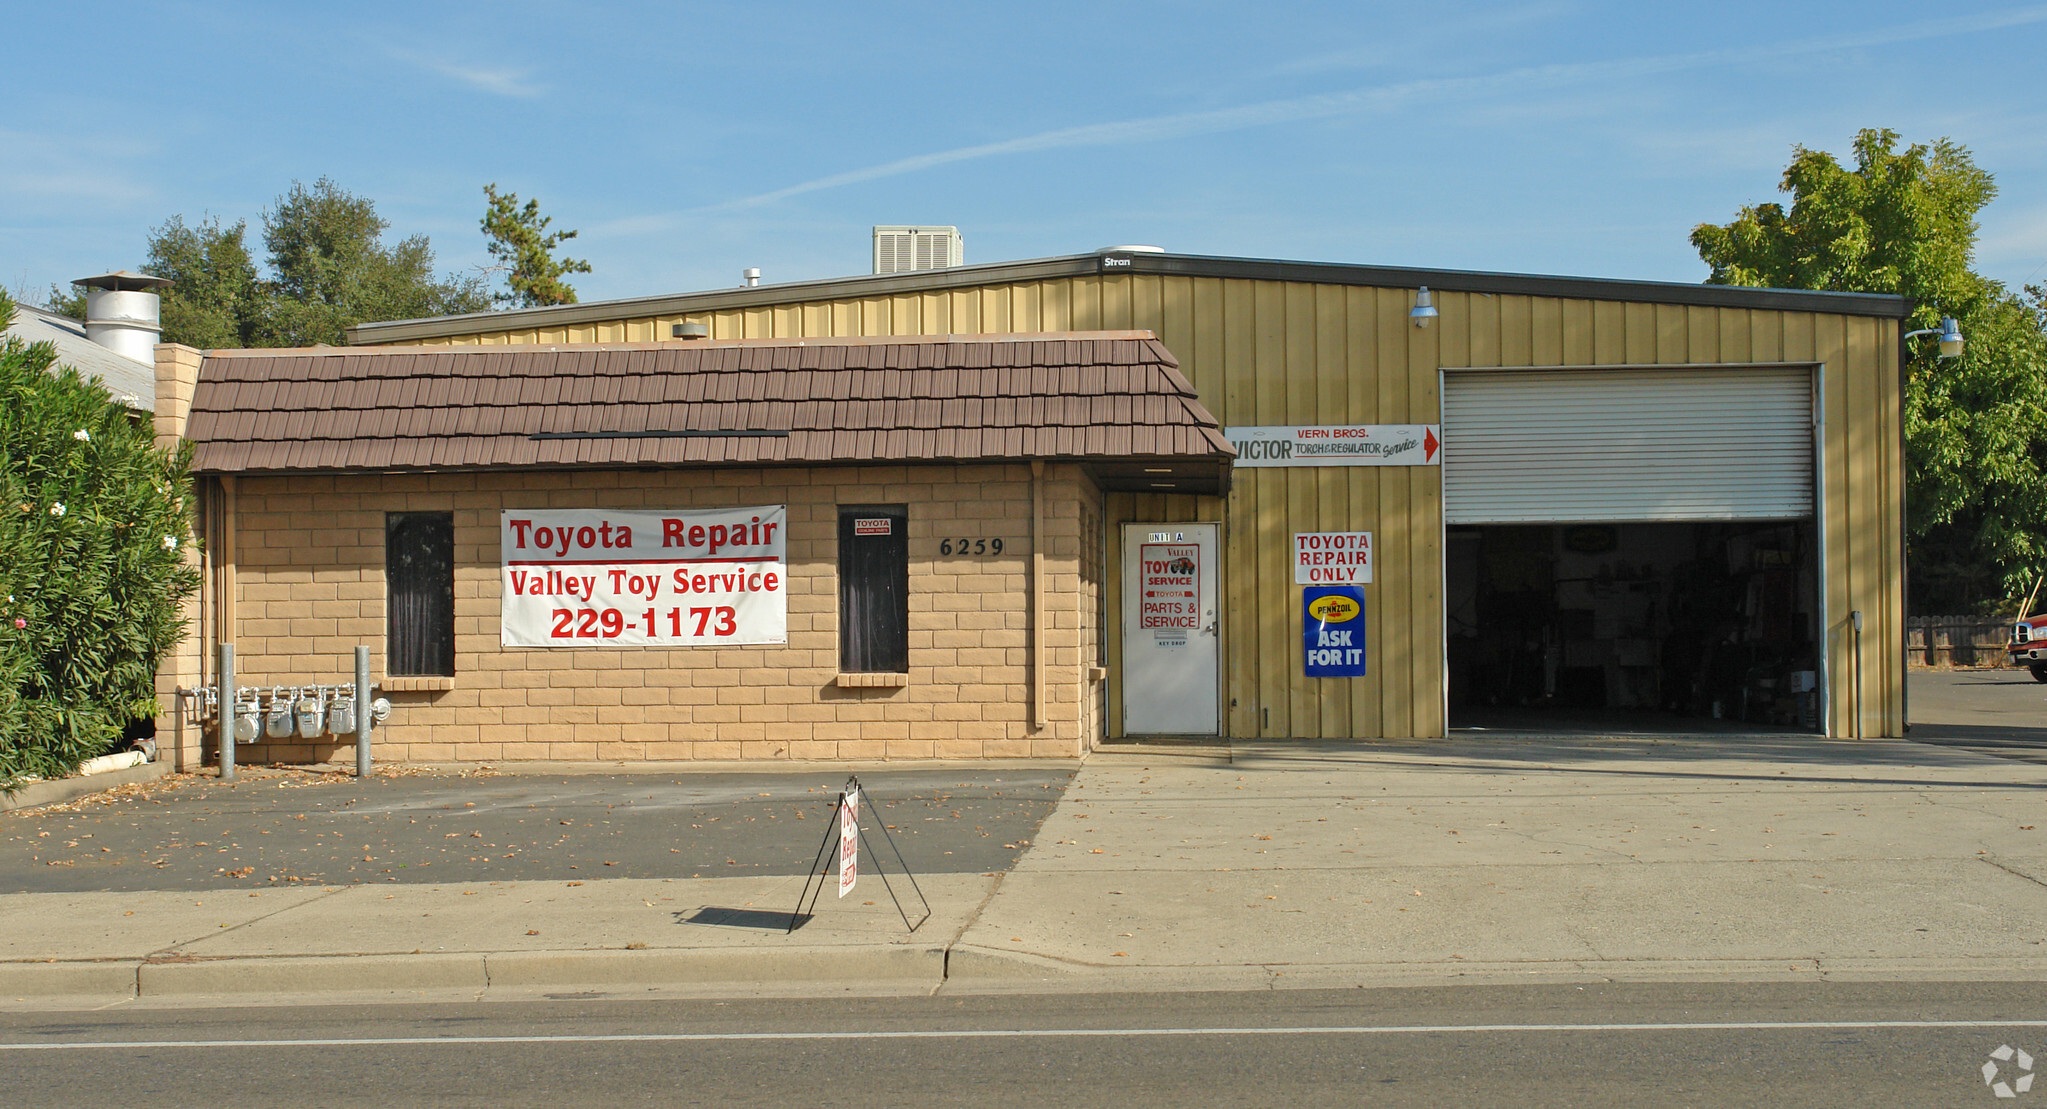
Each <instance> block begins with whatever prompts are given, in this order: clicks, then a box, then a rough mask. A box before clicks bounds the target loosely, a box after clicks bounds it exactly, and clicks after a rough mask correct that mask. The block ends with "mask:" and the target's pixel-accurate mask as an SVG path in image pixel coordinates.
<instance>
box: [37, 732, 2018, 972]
mask: <svg viewBox="0 0 2047 1109" xmlns="http://www.w3.org/2000/svg"><path fill="white" fill-rule="evenodd" d="M2043 809H2047V766H2041V765H2038V764H2034V763H2028V762H2020V761H2013V760H2007V759H2001V758H1996V757H1992V756H1988V755H1984V754H1981V753H1977V752H1973V751H1967V750H1961V749H1954V748H1942V747H1933V746H1926V745H1921V744H1914V743H1899V742H1884V741H1865V742H1860V743H1856V742H1848V741H1828V740H1821V739H1815V738H1812V737H1807V736H1729V735H1716V736H1712V737H1701V738H1679V737H1665V738H1653V739H1652V738H1625V739H1606V740H1602V739H1588V738H1576V737H1573V738H1554V739H1545V738H1540V737H1526V736H1523V737H1513V736H1495V735H1485V736H1466V737H1463V738H1458V739H1453V740H1449V741H1436V742H1426V743H1407V744H1364V743H1352V744H1282V743H1264V744H1242V743H1240V744H1238V745H1236V746H1235V747H1234V748H1233V749H1225V748H1145V749H1116V750H1112V751H1109V752H1104V753H1101V754H1097V755H1095V756H1094V757H1092V758H1090V759H1089V760H1088V761H1087V762H1086V763H1085V764H1084V765H1083V767H1082V768H1081V770H1080V773H1079V775H1078V777H1077V778H1076V779H1075V781H1074V783H1073V784H1072V785H1071V786H1070V787H1069V788H1068V790H1067V791H1066V793H1065V795H1064V797H1063V798H1062V799H1061V800H1060V801H1059V803H1058V804H1057V805H1056V806H1055V807H1054V808H1053V809H1052V811H1051V813H1050V815H1049V816H1048V817H1046V819H1045V822H1044V824H1043V826H1042V827H1041V828H1040V829H1039V832H1038V834H1037V835H1036V837H1035V839H1034V840H1033V841H1032V842H1031V844H1030V846H1029V847H1028V848H1027V849H1026V850H1024V851H1023V852H1022V854H1021V857H1020V858H1019V859H1018V860H1017V861H1016V863H1015V865H1014V866H1013V868H1011V869H1010V870H1009V871H1008V872H1006V873H1003V872H1000V871H994V872H989V873H984V874H973V873H953V874H936V875H928V876H919V879H918V881H919V884H920V886H921V888H922V890H923V893H924V895H925V896H926V897H928V898H929V900H930V904H931V907H932V910H933V915H932V918H931V919H930V921H929V922H927V923H925V924H924V925H923V926H922V927H921V928H919V929H917V931H915V932H914V933H912V932H909V931H908V930H907V929H906V928H905V927H904V924H903V920H902V918H901V917H900V916H898V915H897V911H896V909H895V906H894V904H893V903H892V902H891V900H890V898H889V897H888V895H887V893H886V891H885V890H884V889H883V887H882V884H881V883H880V882H879V881H877V880H876V877H875V875H873V874H871V873H870V874H866V875H864V876H863V877H862V878H861V881H860V885H859V887H858V889H857V890H856V891H855V896H852V897H848V898H846V899H844V900H843V901H841V900H837V899H835V898H834V897H833V896H832V892H831V891H829V890H828V891H826V893H825V895H824V897H823V898H822V899H821V900H820V901H819V902H818V911H817V913H816V915H815V917H814V918H812V919H810V920H808V921H807V922H806V923H804V925H803V926H802V927H801V928H799V929H797V930H796V931H795V932H794V933H788V934H785V933H784V931H783V929H782V926H781V923H780V919H781V918H780V916H779V914H784V913H786V912H787V911H788V910H789V908H790V907H792V906H793V904H794V903H795V901H796V898H797V894H798V891H799V888H800V886H801V884H802V879H801V878H800V877H793V876H756V877H733V878H703V879H648V878H636V879H596V878H588V879H582V880H570V881H555V880H520V881H500V882H449V883H445V884H424V883H414V884H407V885H353V886H299V887H285V888H279V887H269V888H265V889H260V890H249V891H244V890H208V891H199V892H162V891H151V892H143V893H33V894H14V895H9V896H7V897H5V898H0V1004H25V1005H65V1006H69V1005H78V1004H103V1003H107V1002H110V1001H121V1000H125V999H133V998H141V999H144V1000H154V999H165V1000H182V999H195V1000H196V999H199V998H204V997H215V996H235V997H242V998H255V997H258V996H265V997H274V996H280V995H281V996H291V997H294V998H299V999H303V998H304V997H306V996H308V995H328V994H332V995H335V996H340V995H342V994H344V993H345V994H348V995H350V996H351V997H352V998H353V999H357V1000H360V999H362V998H363V997H365V996H371V995H375V996H384V997H390V998H400V999H414V998H425V997H447V996H517V995H532V994H576V995H578V996H599V995H602V996H648V995H650V993H658V994H693V995H718V994H733V993H760V992H777V993H800V994H823V993H836V992H841V991H845V990H859V991H864V992H888V991H902V992H930V991H933V990H945V991H997V990H1046V989H1053V990H1061V989H1076V990H1078V989H1087V990H1093V989H1177V988H1225V989H1226V988H1275V987H1287V986H1300V987H1307V986H1338V985H1344V986H1348V985H1376V984H1391V983H1415V982H1427V981H1433V982H1442V981H1445V980H1451V979H1457V980H1469V981H1503V980H1507V981H1529V980H1571V979H1579V980H1599V979H1613V978H1636V979H1683V978H1689V977H1696V976H1712V977H1720V978H1745V979H1757V978H1785V977H1789V978H1816V977H1859V978H1882V979H1899V978H1904V979H1948V980H1953V979H1971V978H1985V977H1996V978H2005V979H2020V980H2042V979H2047V819H2042V817H2043V816H2047V812H2043ZM897 881H898V883H899V884H898V886H897V889H898V891H899V892H901V893H903V894H904V895H905V897H906V899H908V900H910V902H911V905H910V908H911V912H912V918H913V919H914V918H915V915H916V913H917V908H918V907H917V905H916V904H915V900H914V898H913V897H910V895H909V891H908V890H907V889H905V888H904V886H903V885H901V884H900V882H901V880H900V879H899V878H898V879H897ZM763 914H768V915H763Z"/></svg>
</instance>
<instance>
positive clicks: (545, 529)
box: [499, 504, 789, 647]
mask: <svg viewBox="0 0 2047 1109" xmlns="http://www.w3.org/2000/svg"><path fill="white" fill-rule="evenodd" d="M788 515H789V513H788V508H787V506H785V505H779V504H778V505H764V506H761V507H757V508H719V509H686V510H678V511H674V512H659V511H654V512H646V511H624V510H612V509H601V508H575V509H513V510H510V511H507V512H505V513H504V514H503V515H502V516H501V517H500V518H499V532H500V535H499V541H500V545H501V546H500V549H501V550H502V551H503V559H504V579H503V583H502V584H503V601H502V603H501V605H500V622H499V626H500V629H501V631H500V638H501V640H502V641H503V643H504V645H505V646H507V647H701V646H722V645H726V644H732V643H787V642H789V592H788V580H789V566H788V558H787V555H786V551H787V550H788V543H787V538H786V535H785V534H784V533H785V532H786V531H787V522H788Z"/></svg>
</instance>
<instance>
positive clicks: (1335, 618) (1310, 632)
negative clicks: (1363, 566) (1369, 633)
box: [1301, 585, 1365, 678]
mask: <svg viewBox="0 0 2047 1109" xmlns="http://www.w3.org/2000/svg"><path fill="white" fill-rule="evenodd" d="M1301 651H1302V657H1303V661H1304V662H1305V664H1306V666H1307V675H1308V677H1311V678H1362V677H1364V676H1365V591H1364V590H1362V589H1359V588H1358V587H1356V586H1354V585H1311V586H1309V587H1308V588H1307V589H1305V590H1303V591H1302V596H1301Z"/></svg>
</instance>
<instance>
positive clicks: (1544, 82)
mask: <svg viewBox="0 0 2047 1109" xmlns="http://www.w3.org/2000/svg"><path fill="white" fill-rule="evenodd" d="M2040 23H2047V6H2033V7H2026V8H2016V9H2011V10H2008V11H2003V12H1993V13H1986V14H1983V15H1978V16H1974V17H1965V18H1942V19H1939V20H1927V21H1923V22H1917V23H1909V24H1904V25H1901V26H1897V27H1890V28H1877V29H1873V30H1869V31H1862V32H1855V33H1850V34H1841V35H1827V36H1821V37H1815V38H1808V39H1801V40H1795V41H1791V42H1782V43H1775V44H1771V45H1766V46H1755V47H1742V48H1738V49H1728V50H1703V51H1696V52H1692V53H1685V54H1664V55H1651V56H1647V57H1640V58H1621V59H1615V60H1611V61H1602V62H1581V63H1574V64H1560V65H1543V66H1527V67H1522V68H1518V69H1511V70H1505V71H1503V72H1500V73H1493V74H1482V75H1477V76H1470V77H1445V78H1432V79H1426V80H1418V81H1407V82H1400V83H1395V84H1387V85H1380V86H1374V87H1367V88H1360V89H1352V90H1348V91H1345V92H1336V93H1324V94H1319V95H1314V96H1302V97H1293V98H1289V99H1283V100H1267V101H1262V102H1260V103H1255V104H1245V105H1240V106H1237V107H1233V108H1219V109H1214V110H1209V111H1200V112H1182V113H1176V114H1173V115H1163V116H1151V117H1148V118H1143V119H1132V120H1120V121H1116V122H1111V123H1094V124H1086V125H1083V126H1078V127H1062V128H1058V129H1056V130H1051V131H1041V132H1038V133H1037V134H1034V135H1024V136H1021V137H1018V138H1013V139H1003V140H1001V141H998V142H990V143H979V144H975V145H972V146H962V147H956V148H954V149H951V150H940V151H935V152H933V153H929V154H918V155H915V156H912V157H908V158H900V159H897V160H895V161H892V162H883V163H880V164H878V165H872V166H865V167H862V168H860V169H853V170H847V171H845V172H842V173H835V174H831V175H829V176H825V177H818V178H813V179H812V180H809V181H802V182H798V183H797V184H794V185H788V186H784V187H783V188H779V189H774V190H772V191H769V192H764V193H757V194H754V195H752V196H746V197H740V198H737V199H734V200H729V201H725V202H723V203H719V204H714V205H709V206H706V207H702V208H697V209H693V210H691V211H690V212H687V213H682V214H683V215H701V214H710V213H716V212H729V211H734V210H738V209H745V208H758V207H761V206H763V205H768V204H773V203H776V202H777V201H782V200H787V199H789V198H791V197H796V196H802V195H804V194H806V193H814V192H822V191H824V190H826V189H834V188H840V187H842V186H846V185H857V184H861V183H863V182H867V181H876V180H880V179H882V178H886V177H900V176H902V175H904V174H910V173H917V172H920V171H923V170H928V169H935V168H937V167H940V166H947V165H954V164H957V163H960V162H970V161H978V160H980V159H984V158H995V157H1003V156H1007V155H1015V154H1030V153H1037V152H1040V151H1046V150H1062V149H1072V148H1077V147H1091V146H1111V145H1129V144H1134V143H1147V142H1159V141H1163V140H1167V139H1178V138H1187V137H1190V136H1194V135H1208V134H1217V133H1220V132H1226V131H1242V130H1248V129H1252V128H1258V127H1270V126H1276V125H1280V124H1287V123H1301V122H1307V121H1311V120H1317V119H1328V118H1333V117H1338V116H1363V115H1385V114H1389V113H1391V112H1393V111H1395V110H1396V109H1400V108H1403V107H1408V106H1411V105H1440V104H1442V103H1445V102H1448V101H1453V100H1469V99H1472V98H1475V97H1479V96H1482V95H1486V94H1494V95H1500V94H1505V93H1508V92H1513V93H1527V92H1531V91H1538V90H1545V89H1555V88H1561V87H1566V86H1573V85H1583V84H1589V83H1594V82H1601V81H1615V80H1627V79H1634V78H1642V77H1651V76H1660V75H1665V74H1671V73H1678V72H1684V71H1688V70H1698V69H1706V68H1710V67H1713V66H1719V65H1728V64H1734V63H1752V62H1761V61H1770V60H1775V59H1782V58H1792V57H1799V56H1804V55H1811V54H1826V53H1835V52H1840V51H1850V50H1866V49H1872V48H1875V47H1882V46H1894V45H1897V44H1899V43H1905V42H1916V41H1921V40H1927V39H1939V38H1954V37H1958V36H1962V35H1972V34H1981V33H1986V32H1991V31H1999V30H2005V29H2008V28H2012V27H2020V26H2030V25H2036V24H2040ZM655 218H658V217H655ZM633 222H634V223H635V224H636V225H637V226H639V227H641V228H645V227H646V221H645V220H644V219H641V220H635V221H633Z"/></svg>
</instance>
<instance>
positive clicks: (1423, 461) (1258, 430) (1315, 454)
mask: <svg viewBox="0 0 2047 1109" xmlns="http://www.w3.org/2000/svg"><path fill="white" fill-rule="evenodd" d="M1223 438H1225V439H1228V440H1229V441H1230V446H1233V447H1235V448H1237V465H1238V466H1240V467H1242V466H1436V465H1441V464H1442V461H1443V429H1442V426H1441V425H1439V424H1317V425H1313V426H1300V427H1277V426H1275V427H1226V428H1224V429H1223Z"/></svg>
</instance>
